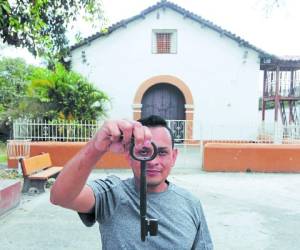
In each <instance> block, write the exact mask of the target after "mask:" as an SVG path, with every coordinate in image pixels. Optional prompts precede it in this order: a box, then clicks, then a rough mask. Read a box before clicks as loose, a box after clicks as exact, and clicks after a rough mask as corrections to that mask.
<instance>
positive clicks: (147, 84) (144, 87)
mask: <svg viewBox="0 0 300 250" xmlns="http://www.w3.org/2000/svg"><path fill="white" fill-rule="evenodd" d="M160 84H167V85H171V86H173V87H174V88H175V90H176V92H179V93H180V94H181V96H183V97H184V98H183V105H178V106H181V107H183V108H184V115H183V116H182V117H183V119H182V120H186V121H188V122H187V123H185V122H172V123H169V124H168V125H169V127H170V128H171V129H172V130H173V132H174V135H175V138H185V139H186V140H190V139H193V121H194V101H193V96H192V92H191V91H190V89H189V87H188V85H186V84H185V83H184V82H183V81H182V80H181V79H179V78H177V77H175V76H170V75H158V76H153V77H151V78H149V79H147V80H146V81H144V82H143V83H142V84H141V85H140V86H139V88H138V89H137V91H136V94H135V97H134V100H133V105H132V106H133V119H134V120H138V119H140V118H141V117H142V109H143V107H144V108H145V105H144V104H143V103H144V102H143V101H144V100H143V99H145V98H147V97H146V92H148V91H149V92H148V94H149V93H151V92H150V89H151V88H152V87H155V86H159V85H160ZM150 96H151V94H150ZM148 98H149V97H148ZM150 99H151V98H150ZM144 114H145V113H143V115H144ZM163 117H165V116H163ZM179 117H180V116H178V118H179ZM166 119H168V117H167V118H166ZM175 131H176V132H175ZM182 131H184V134H183V135H182Z"/></svg>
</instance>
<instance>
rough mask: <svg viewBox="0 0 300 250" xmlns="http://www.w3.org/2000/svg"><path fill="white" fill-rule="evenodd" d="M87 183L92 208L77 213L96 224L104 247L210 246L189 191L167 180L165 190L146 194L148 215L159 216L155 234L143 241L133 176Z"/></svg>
mask: <svg viewBox="0 0 300 250" xmlns="http://www.w3.org/2000/svg"><path fill="white" fill-rule="evenodd" d="M88 185H89V186H90V187H91V188H92V189H93V191H94V194H95V198H96V204H95V208H94V209H93V210H92V211H91V213H79V216H80V218H81V220H82V221H83V223H84V224H85V225H86V226H92V225H93V224H94V223H95V222H96V221H97V222H98V223H99V229H100V234H101V239H102V248H103V249H109V250H112V249H130V250H133V249H180V250H184V249H203V250H204V249H205V250H206V249H213V245H212V241H211V238H210V234H209V231H208V228H207V224H206V220H205V217H204V214H203V210H202V206H201V204H200V201H199V200H198V199H197V198H196V197H194V196H193V195H192V194H191V193H189V192H188V191H186V190H184V189H182V188H179V187H177V186H175V185H174V184H172V183H169V186H168V189H167V190H166V191H164V192H160V193H147V217H148V218H150V219H151V218H154V219H158V235H157V236H147V237H146V241H145V242H143V241H141V236H140V214H139V201H140V200H139V192H138V190H137V189H136V186H135V183H134V179H133V178H130V179H126V180H121V179H120V178H118V177H116V176H109V177H107V179H105V180H101V179H99V180H95V181H92V182H89V183H88Z"/></svg>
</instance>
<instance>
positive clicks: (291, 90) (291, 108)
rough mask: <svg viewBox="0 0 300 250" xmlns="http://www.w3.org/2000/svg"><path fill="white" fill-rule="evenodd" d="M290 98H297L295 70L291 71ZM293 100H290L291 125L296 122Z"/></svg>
mask: <svg viewBox="0 0 300 250" xmlns="http://www.w3.org/2000/svg"><path fill="white" fill-rule="evenodd" d="M289 96H291V97H295V91H294V70H293V69H292V70H291V82H290V91H289ZM292 102H294V101H292V100H289V124H291V123H293V122H295V118H294V115H293V107H292Z"/></svg>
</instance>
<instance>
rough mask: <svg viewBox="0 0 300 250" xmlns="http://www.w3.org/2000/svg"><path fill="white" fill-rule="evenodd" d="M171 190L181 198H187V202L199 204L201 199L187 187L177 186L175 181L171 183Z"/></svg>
mask: <svg viewBox="0 0 300 250" xmlns="http://www.w3.org/2000/svg"><path fill="white" fill-rule="evenodd" d="M170 191H171V192H172V193H173V194H174V195H176V196H177V197H178V198H179V199H182V200H185V201H186V202H189V203H193V204H199V202H200V200H199V198H198V197H197V196H195V195H194V194H193V193H191V192H190V191H188V190H187V189H185V188H183V187H180V186H177V185H176V184H174V183H171V187H170Z"/></svg>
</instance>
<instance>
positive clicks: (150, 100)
mask: <svg viewBox="0 0 300 250" xmlns="http://www.w3.org/2000/svg"><path fill="white" fill-rule="evenodd" d="M184 107H185V99H184V96H183V94H182V93H181V91H180V90H179V89H178V88H177V87H176V86H174V85H171V84H168V83H158V84H155V85H154V86H152V87H150V88H149V89H148V90H147V91H146V92H145V94H144V95H143V98H142V118H143V117H147V116H149V115H159V116H161V117H163V118H164V119H166V120H168V126H169V127H170V128H171V130H172V131H173V135H174V138H175V141H176V142H177V143H181V142H183V141H184V138H185V135H186V128H185V121H184V120H185V108H184Z"/></svg>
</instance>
